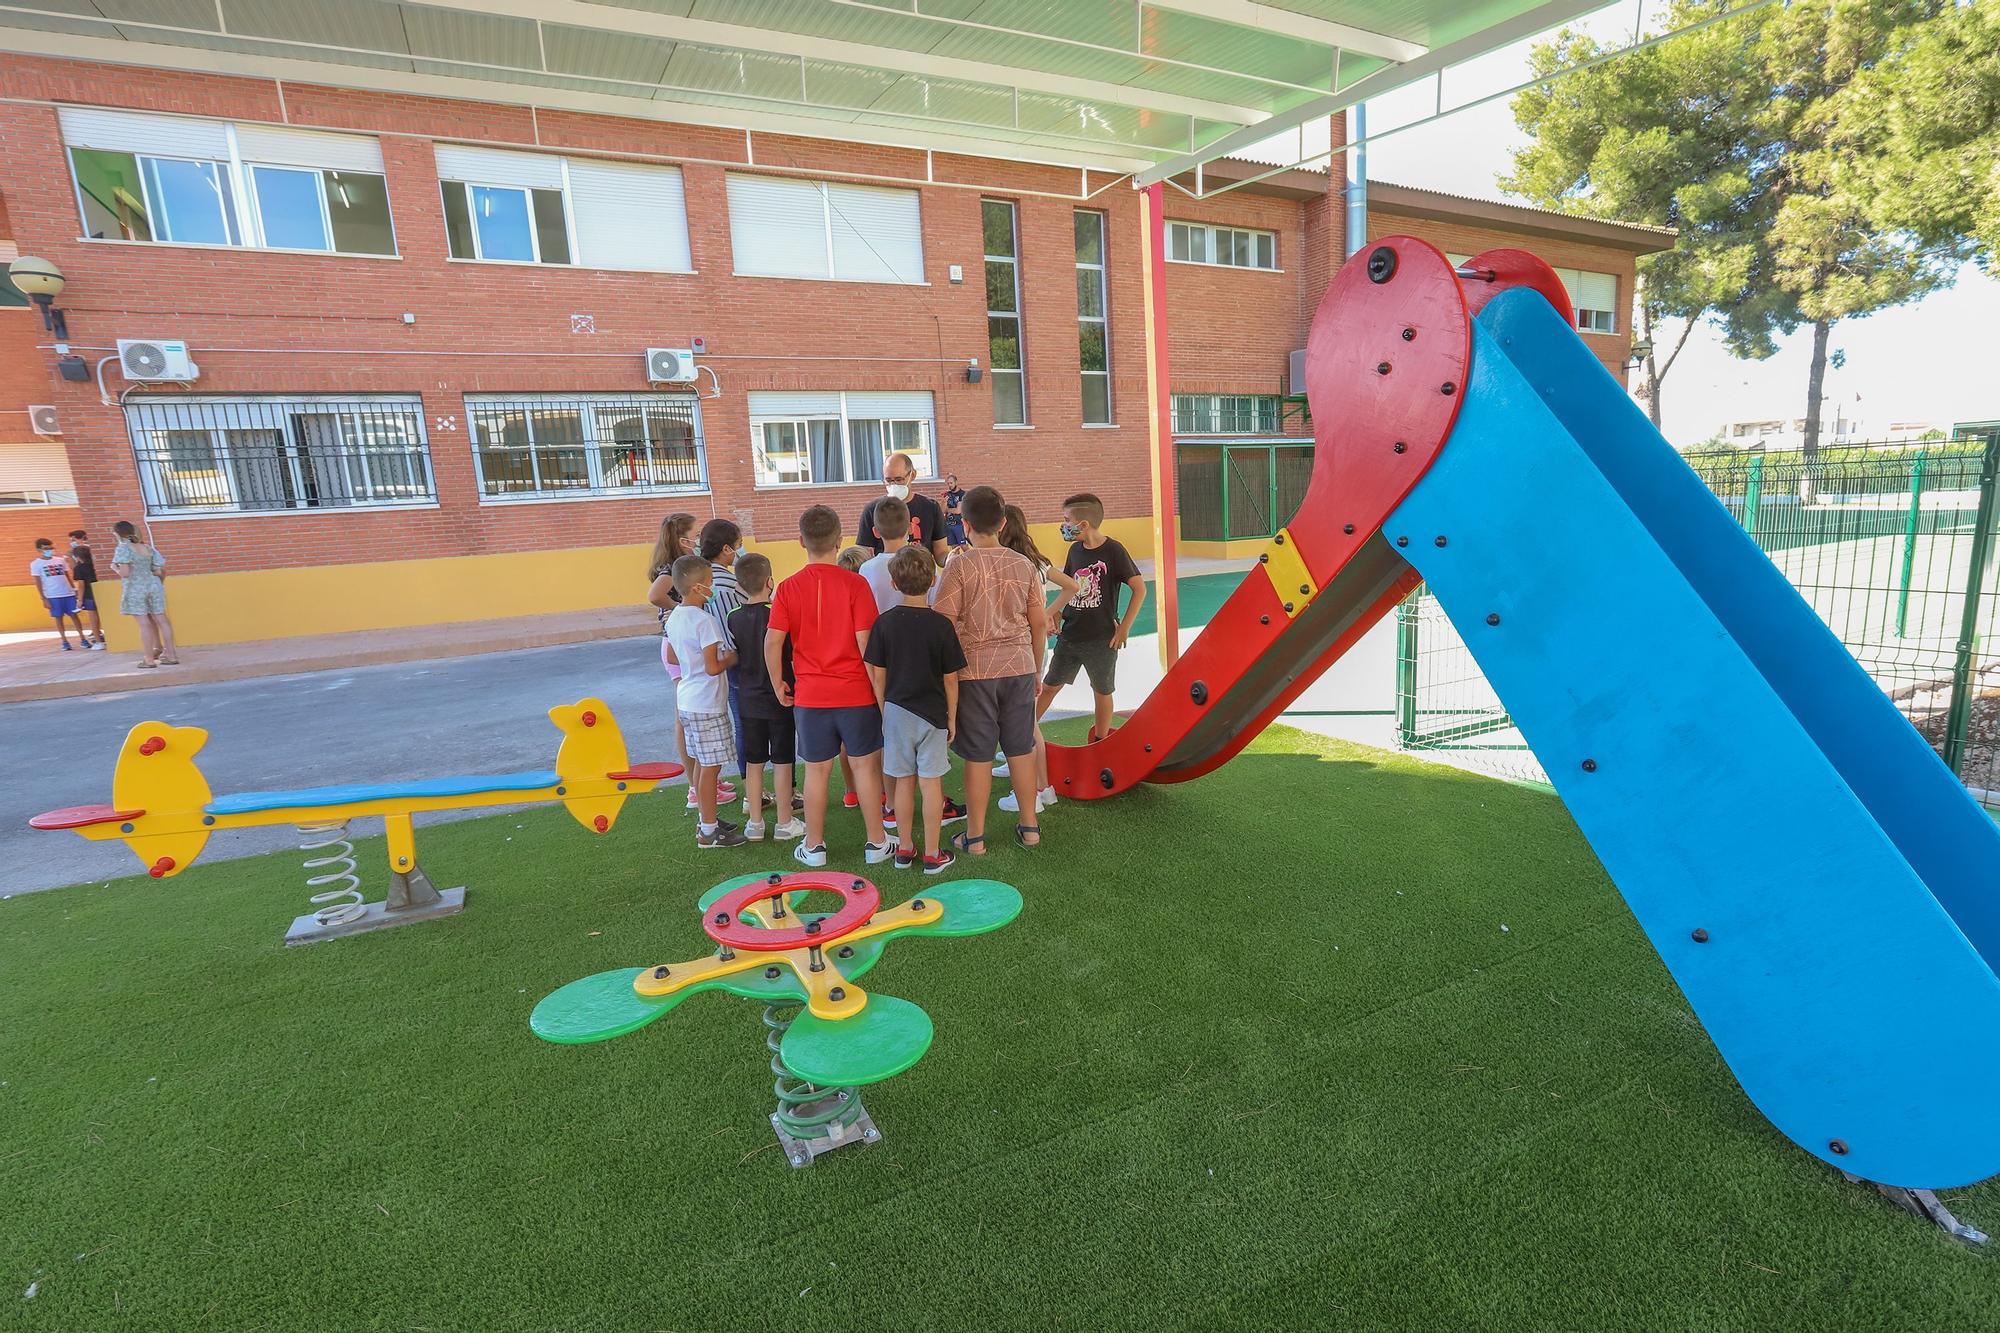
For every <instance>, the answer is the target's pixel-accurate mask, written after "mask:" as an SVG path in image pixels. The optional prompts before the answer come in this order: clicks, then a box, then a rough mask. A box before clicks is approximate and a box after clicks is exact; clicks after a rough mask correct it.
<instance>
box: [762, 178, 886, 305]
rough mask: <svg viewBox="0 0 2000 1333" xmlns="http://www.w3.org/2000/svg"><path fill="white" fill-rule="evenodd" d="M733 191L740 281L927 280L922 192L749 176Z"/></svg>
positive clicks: (834, 182)
mask: <svg viewBox="0 0 2000 1333" xmlns="http://www.w3.org/2000/svg"><path fill="white" fill-rule="evenodd" d="M728 189H729V237H730V243H731V245H732V247H733V248H734V250H735V252H736V272H737V273H738V274H744V275H750V276H754V277H764V278H832V279H836V280H838V281H842V282H886V283H900V284H904V285H916V284H920V283H922V282H923V280H924V233H923V210H922V207H921V204H920V202H919V200H918V196H917V192H916V191H915V190H901V189H894V188H890V187H885V186H876V185H849V184H846V183H843V182H838V181H808V180H799V179H797V178H795V177H784V176H754V175H750V174H748V173H744V172H731V173H730V174H729V177H728Z"/></svg>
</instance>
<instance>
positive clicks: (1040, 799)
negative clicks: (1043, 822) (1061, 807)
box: [1035, 787, 1056, 810]
mask: <svg viewBox="0 0 2000 1333" xmlns="http://www.w3.org/2000/svg"><path fill="white" fill-rule="evenodd" d="M1055 803H1056V789H1055V788H1054V787H1044V788H1042V789H1041V791H1040V792H1039V793H1037V794H1036V796H1035V809H1037V810H1046V809H1048V808H1049V807H1050V806H1052V805H1054V804H1055Z"/></svg>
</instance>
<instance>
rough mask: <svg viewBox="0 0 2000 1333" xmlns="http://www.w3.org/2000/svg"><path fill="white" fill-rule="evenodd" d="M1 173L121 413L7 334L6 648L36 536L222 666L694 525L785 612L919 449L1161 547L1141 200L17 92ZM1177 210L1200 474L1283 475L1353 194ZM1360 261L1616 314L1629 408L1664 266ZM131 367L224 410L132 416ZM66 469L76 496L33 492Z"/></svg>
mask: <svg viewBox="0 0 2000 1333" xmlns="http://www.w3.org/2000/svg"><path fill="white" fill-rule="evenodd" d="M0 161H5V162H6V163H7V164H8V169H7V173H6V176H5V180H4V184H0V207H4V213H0V242H5V243H9V244H10V245H11V247H13V248H14V249H16V250H17V251H18V252H19V253H25V254H33V255H39V256H41V257H43V258H46V259H49V260H52V261H54V262H55V263H56V264H57V265H59V266H60V268H61V269H62V271H63V273H64V275H65V276H66V278H67V282H68V286H67V289H66V290H65V291H64V293H63V294H62V296H61V298H60V300H59V302H58V304H59V305H60V306H61V307H62V308H63V310H64V311H65V312H66V313H67V316H68V322H69V330H70V346H71V353H72V355H74V356H77V357H81V358H83V361H84V363H85V365H87V366H88V367H89V369H90V371H91V372H92V373H91V375H90V376H89V377H87V378H86V379H85V380H83V381H81V382H77V381H73V380H65V379H63V378H62V377H61V376H60V375H59V373H58V364H57V352H56V351H55V350H54V349H53V348H52V347H51V346H50V345H49V344H50V343H51V339H50V337H49V335H48V334H47V333H45V332H44V330H43V328H42V325H41V320H40V317H39V316H38V315H37V314H36V313H35V312H34V311H32V310H30V309H28V308H26V307H24V306H22V305H20V304H19V302H18V300H16V301H14V302H13V303H11V304H9V305H4V306H0V422H5V423H8V424H6V425H5V426H4V427H0V469H5V468H9V467H12V468H14V469H16V473H17V475H16V476H15V477H14V478H13V479H12V480H10V477H9V475H8V474H7V473H6V472H5V471H4V470H0V501H11V503H6V504H4V505H0V555H4V554H6V553H7V552H9V551H12V552H14V554H15V555H16V556H18V558H17V559H12V560H11V563H5V562H0V627H4V628H20V627H26V626H27V625H29V624H32V623H33V622H34V620H35V617H36V614H37V613H38V611H39V607H38V605H37V604H36V602H35V601H34V595H33V593H32V591H31V590H30V589H29V588H28V587H27V585H26V583H25V579H26V565H27V561H28V559H29V556H30V555H31V554H32V551H31V549H30V542H31V540H32V538H33V537H34V536H37V535H49V536H52V537H59V536H60V534H61V533H63V532H65V531H67V530H68V529H69V528H72V527H76V526H79V525H80V524H81V525H83V526H87V527H89V528H90V529H91V530H92V531H93V532H94V533H103V534H106V535H108V529H109V527H110V524H111V522H112V521H114V520H116V519H119V518H130V519H133V520H135V521H137V520H141V519H144V520H146V521H147V522H148V523H149V525H150V526H151V528H152V531H153V534H154V537H155V540H156V542H157V544H158V545H159V546H160V548H161V549H162V550H163V551H165V552H166V553H167V554H168V556H169V557H170V560H171V568H172V571H173V574H174V576H175V577H174V581H173V609H174V613H175V619H176V624H177V626H178V628H179V629H180V632H181V634H182V637H183V638H184V639H185V640H186V641H189V642H202V641H219V640H229V639H242V638H262V637H270V636H276V635H288V634H299V633H310V632H326V631H333V630H345V629H361V628H370V627H380V626H389V625H401V624H417V623H426V622H431V621H438V620H451V619H473V618H486V617H493V616H502V615H508V614H527V613H531V612H542V611H553V610H564V609H577V608H584V607H595V606H607V605H616V604H620V603H624V602H629V601H632V600H634V599H636V597H637V596H638V592H639V586H640V583H641V576H642V574H643V569H642V564H643V561H644V557H645V551H646V548H647V546H648V544H649V543H650V541H651V539H652V536H653V534H654V532H655V531H656V530H657V528H658V526H659V523H660V520H661V518H662V517H663V516H664V515H665V514H667V513H669V512H672V511H675V510H686V511H688V512H691V513H694V514H697V515H698V516H700V517H702V518H707V517H709V516H710V515H723V516H727V517H729V518H732V519H735V520H736V521H737V522H739V523H740V524H741V525H742V526H743V528H744V530H745V532H746V533H747V534H749V536H750V538H751V540H752V542H753V544H755V545H759V546H763V547H768V548H770V549H771V553H772V554H773V555H774V557H777V558H779V559H780V561H781V562H783V563H781V568H782V567H783V566H784V564H789V563H790V562H791V559H792V558H793V556H794V555H795V553H796V547H795V546H793V545H792V539H793V536H794V533H795V527H794V524H795V521H796V519H797V516H798V513H799V511H800V510H801V509H802V508H803V507H804V506H806V505H807V504H810V503H815V502H825V503H829V504H832V505H834V506H835V507H836V508H837V509H838V510H839V511H840V512H841V513H842V514H843V516H845V517H847V518H848V521H849V523H850V524H852V522H853V519H854V516H856V515H858V513H859V511H860V509H861V506H862V504H863V503H864V502H865V500H866V499H868V498H869V497H870V496H872V495H874V494H876V493H878V491H879V489H880V485H879V481H878V480H877V478H879V475H880V466H881V461H882V458H883V456H884V454H885V453H886V452H887V451H889V450H891V449H894V448H898V447H903V448H909V449H911V450H912V451H913V452H914V453H915V454H916V455H917V456H918V457H919V458H920V459H921V460H923V470H924V471H925V472H926V473H927V474H929V475H932V476H942V475H943V474H945V473H953V474H956V475H957V476H958V477H960V478H961V480H962V481H964V482H965V483H966V484H971V483H972V482H974V481H989V482H992V483H994V484H996V485H998V486H999V487H1000V488H1001V489H1002V490H1003V491H1004V492H1005V493H1006V494H1007V495H1008V497H1009V498H1010V499H1013V500H1016V501H1018V502H1019V503H1021V504H1022V505H1023V506H1024V507H1025V508H1026V509H1027V510H1028V512H1029V513H1030V514H1031V515H1032V516H1033V517H1034V518H1035V519H1037V520H1038V521H1043V520H1046V521H1051V522H1052V521H1053V520H1054V519H1055V517H1056V514H1055V511H1054V506H1055V504H1056V502H1057V501H1058V500H1059V499H1060V498H1061V497H1062V496H1063V495H1064V494H1066V493H1067V492H1069V491H1072V490H1075V489H1080V488H1086V487H1087V488H1089V489H1092V490H1095V491H1096V492H1098V493H1099V494H1100V495H1102V496H1103V497H1104V499H1105V501H1106V505H1107V508H1108V509H1109V511H1110V513H1111V514H1112V516H1113V518H1114V522H1113V528H1114V530H1115V531H1119V532H1120V534H1121V535H1122V536H1125V537H1126V538H1127V539H1128V541H1129V543H1130V544H1132V545H1133V546H1134V547H1135V548H1136V549H1140V550H1142V551H1143V550H1144V549H1145V548H1146V547H1147V546H1148V545H1149V537H1148V535H1147V529H1146V520H1147V518H1148V515H1149V510H1150V498H1149V487H1148V480H1147V476H1148V474H1147V457H1148V451H1147V409H1148V403H1147V396H1146V358H1145V347H1146V329H1145V328H1144V326H1143V322H1142V315H1141V306H1142V299H1141V298H1142V294H1141V287H1140V279H1141V257H1140V210H1139V206H1138V196H1137V195H1136V193H1135V192H1134V191H1133V189H1132V188H1131V186H1130V183H1129V180H1128V179H1126V178H1125V177H1123V176H1120V175H1116V174H1112V173H1107V172H1103V171H1099V170H1092V169H1088V168H1081V167H1062V166H1055V165H1048V164H1046V163H1030V162H1022V161H1013V160H1008V159H1005V158H1000V157H972V156H964V155H958V154H951V153H946V152H942V151H934V150H926V149H921V148H897V147H890V146H883V145H879V144H857V143H848V142H842V141H839V140H835V139H806V138H799V137H794V136H790V135H784V134H777V133H767V132H763V131H759V130H747V129H730V128H724V127H718V126H710V125H685V124H674V123H665V122H661V121H655V120H637V119H622V118H617V117H612V116H608V115H596V114H588V113H583V112H579V111H574V110H558V109H551V108H547V107H534V106H527V105H502V104H498V103H492V102H478V101H460V100H446V99H441V98H429V97H419V96H412V95H406V94H398V93H386V92H372V91H361V90H355V89H347V88H340V87H333V86H324V85H316V84H307V83H299V82H295V81H292V80H289V79H287V80H283V81H280V80H276V79H271V78H258V77H233V76H227V75H217V74H193V73H180V72H172V71H162V70H151V69H140V68H134V67H126V66H113V65H104V64H94V63H90V62H83V61H71V60H63V59H55V58H47V57H38V56H12V55H0ZM1254 170H1262V168H1256V167H1253V166H1252V165H1250V164H1247V163H1231V162H1228V161H1223V162H1218V163H1214V164H1211V165H1210V167H1209V168H1208V169H1207V179H1208V182H1209V185H1210V188H1211V189H1212V188H1213V186H1214V184H1215V182H1216V181H1217V180H1219V179H1225V178H1228V176H1229V173H1230V172H1231V171H1235V172H1239V173H1242V174H1249V173H1250V172H1252V171H1254ZM1167 201H1168V202H1167V210H1166V211H1167V217H1168V221H1169V226H1168V234H1169V247H1168V260H1169V264H1168V273H1167V283H1166V290H1167V302H1168V323H1169V345H1170V355H1171V389H1172V392H1173V394H1174V395H1175V417H1176V421H1175V427H1176V432H1177V433H1179V434H1196V435H1200V434H1212V433H1245V434H1255V433H1269V432H1271V431H1273V430H1275V429H1276V428H1277V425H1278V422H1277V416H1278V411H1279V409H1278V400H1279V399H1280V397H1281V396H1282V395H1284V394H1285V393H1286V392H1287V389H1288V385H1287V384H1286V375H1287V359H1288V355H1289V354H1290V353H1291V352H1292V351H1293V350H1295V349H1298V348H1301V347H1303V346H1304V345H1305V334H1306V329H1307V325H1308V323H1309V321H1310V318H1311V314H1312V310H1313V307H1314V305H1315V303H1316V301H1317V299H1318V297H1319V294H1320V293H1321V292H1322V291H1323V290H1324V288H1325V284H1326V282H1327V280H1328V279H1329V278H1330V276H1331V274H1332V272H1333V271H1334V269H1335V268H1336V267H1337V265H1338V263H1339V256H1340V252H1341V238H1342V236H1343V234H1344V228H1345V208H1344V205H1343V203H1342V200H1341V196H1340V193H1339V181H1338V178H1337V176H1336V177H1335V178H1333V180H1332V181H1331V188H1330V182H1329V178H1328V177H1327V176H1326V175H1324V174H1321V173H1313V172H1305V171H1296V170H1295V171H1289V172H1285V173H1281V174H1280V175H1277V176H1274V177H1272V178H1270V179H1269V180H1266V181H1263V182H1259V183H1257V184H1253V185H1247V186H1245V187H1243V188H1241V189H1238V190H1235V191H1232V192H1230V193H1227V194H1223V195H1219V196H1215V197H1210V198H1205V199H1199V200H1197V199H1194V198H1192V197H1189V196H1188V195H1186V194H1185V192H1177V191H1175V190H1174V189H1172V188H1171V186H1170V187H1169V189H1168V191H1167ZM1369 227H1370V232H1371V234H1385V233H1389V232H1396V231H1405V232H1411V233H1414V234H1416V235H1419V236H1422V237H1425V238H1426V239H1430V240H1432V241H1433V242H1434V243H1435V244H1438V245H1439V246H1440V247H1441V248H1443V249H1446V250H1447V251H1449V252H1451V253H1454V254H1460V253H1471V252H1473V251H1476V250H1478V249H1481V248H1485V247H1486V246H1489V245H1494V244H1513V245H1521V246H1524V247H1526V248H1528V249H1531V250H1535V251H1536V252H1537V253H1540V254H1542V255H1543V256H1544V257H1545V258H1547V259H1548V260H1549V261H1550V262H1551V263H1554V264H1556V265H1558V266H1561V267H1565V268H1568V269H1572V270H1576V271H1577V272H1578V273H1579V274H1581V275H1587V276H1586V279H1585V281H1584V282H1583V283H1582V284H1580V285H1579V284H1576V283H1573V284H1572V285H1573V286H1578V287H1579V292H1578V293H1573V294H1579V300H1580V301H1581V300H1582V299H1583V297H1582V295H1581V294H1580V293H1582V292H1583V289H1584V288H1588V289H1589V293H1590V300H1591V301H1592V303H1593V304H1592V306H1591V307H1589V308H1586V309H1585V310H1584V311H1583V313H1582V315H1581V316H1580V317H1581V318H1582V319H1583V320H1584V321H1585V323H1586V326H1587V327H1590V328H1592V329H1595V330H1598V331H1594V332H1592V333H1591V334H1590V336H1591V338H1592V341H1593V343H1594V344H1595V345H1596V346H1597V347H1598V349H1599V352H1600V355H1601V356H1602V358H1603V359H1604V361H1605V363H1606V364H1607V365H1608V366H1611V367H1612V368H1613V369H1614V370H1615V371H1619V372H1620V373H1622V367H1623V364H1624V361H1625V359H1626V356H1627V351H1628V348H1629V336H1628V332H1627V328H1626V324H1627V319H1626V311H1627V309H1628V307H1629V305H1630V293H1631V282H1632V272H1633V261H1634V258H1635V257H1636V256H1637V255H1638V254H1641V253H1646V252H1648V251H1651V250H1656V249H1661V248H1664V247H1665V246H1666V245H1667V244H1669V243H1670V241H1671V238H1670V237H1669V236H1666V235H1664V234H1662V233H1660V232H1658V231H1656V230H1653V229H1649V228H1638V227H1625V226H1616V225H1611V224H1604V223H1594V222H1585V221H1580V220H1577V219H1571V218H1563V217H1558V216H1555V215H1551V214H1546V213H1541V212H1538V211H1536V210H1532V209H1526V208H1518V207H1513V206H1508V205H1500V204H1492V203H1485V202H1480V201H1474V200H1464V199H1456V198H1453V197H1450V196H1445V195H1439V194H1434V193H1431V192H1427V191H1420V190H1411V189H1405V188H1401V187H1396V186H1392V185H1383V184H1377V185H1375V186H1373V187H1372V198H1371V204H1370V216H1369ZM120 340H141V341H146V342H151V343H154V344H159V345H161V347H160V348H159V350H161V351H164V353H165V354H166V357H167V360H168V362H169V363H170V364H169V365H167V366H166V367H165V368H166V369H167V370H169V371H170V372H171V371H172V370H173V369H175V367H174V365H172V364H171V363H172V362H175V361H177V360H178V359H180V354H179V353H178V351H177V350H176V349H175V348H173V347H172V346H170V345H168V344H173V343H183V344H185V347H186V352H185V359H186V360H188V361H191V362H192V363H193V365H194V366H195V367H198V374H196V375H195V376H194V377H193V378H191V379H179V380H138V381H135V380H134V379H132V378H131V377H130V376H129V375H128V374H126V373H123V372H125V371H127V370H134V371H142V370H143V369H144V363H143V354H142V361H141V362H140V363H133V364H131V365H128V364H127V361H124V360H121V359H120V357H119V351H118V346H119V341H120ZM655 348H658V349H674V350H685V349H694V351H695V355H694V357H693V364H694V366H695V367H698V369H695V370H693V371H692V374H693V375H694V379H693V380H691V381H689V380H686V379H684V378H682V377H681V376H682V375H683V374H685V373H687V372H683V371H673V372H670V373H671V378H668V379H665V380H662V379H658V378H649V370H648V365H649V362H648V358H647V355H646V354H647V351H648V349H655ZM128 359H129V358H128ZM974 370H976V371H977V374H976V377H975V376H974V375H973V374H972V373H971V372H973V371H974ZM663 373H668V372H662V371H658V370H656V371H655V372H654V374H655V375H656V376H657V375H660V374H663ZM100 381H101V384H102V388H103V392H102V394H101V395H100V388H99V385H100ZM31 404H46V405H52V406H53V407H54V408H55V409H56V413H57V418H58V423H59V430H60V434H59V435H58V436H54V437H44V436H38V435H36V434H34V433H33V432H32V430H31V429H30V428H29V424H28V422H29V419H28V416H27V413H26V409H27V407H28V406H29V405H31ZM58 444H59V445H60V448H61V454H60V457H59V458H58V457H57V456H56V455H55V453H54V450H53V448H52V446H54V445H58ZM9 446H16V447H15V448H13V449H12V451H11V452H10V449H9ZM51 459H55V460H56V462H57V463H58V464H59V463H60V462H61V461H65V460H66V464H67V469H68V473H69V475H70V476H71V477H72V478H73V482H72V484H71V486H70V487H68V488H65V487H62V486H60V485H56V486H48V485H44V486H41V487H31V486H29V485H27V484H25V482H26V481H27V480H30V479H31V478H29V477H28V474H27V471H26V469H27V468H28V463H29V461H32V460H39V461H38V462H37V463H36V466H38V467H42V468H43V470H42V471H40V472H37V473H35V476H36V477H39V478H41V479H42V480H44V481H46V480H48V479H49V475H50V474H49V473H48V472H47V468H46V465H48V464H49V463H50V460H51ZM65 489H73V490H74V492H75V495H76V498H77V500H78V502H79V506H80V507H67V506H65V505H63V504H62V503H61V501H63V500H64V499H65V498H66V496H65V495H64V494H63V492H64V490H65ZM924 489H928V490H932V491H935V490H937V489H939V487H938V485H937V483H935V482H932V483H928V484H926V485H925V486H924ZM37 492H39V494H38V493H37ZM50 501H54V502H55V503H49V502H50ZM107 620H108V621H110V622H112V623H110V624H109V625H108V626H107V628H108V629H110V630H111V631H112V632H113V633H114V634H116V635H126V634H129V631H128V630H127V629H126V626H125V624H124V622H123V621H122V618H120V617H117V616H115V615H113V616H108V617H107Z"/></svg>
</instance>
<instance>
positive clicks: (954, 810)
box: [938, 796, 965, 826]
mask: <svg viewBox="0 0 2000 1333" xmlns="http://www.w3.org/2000/svg"><path fill="white" fill-rule="evenodd" d="M963 818H965V807H964V806H962V805H960V804H959V803H958V802H957V801H954V800H952V799H951V797H949V796H947V797H945V798H944V818H943V819H941V820H939V821H938V823H939V825H940V826H943V825H945V824H956V823H957V822H958V821H959V820H961V819H963Z"/></svg>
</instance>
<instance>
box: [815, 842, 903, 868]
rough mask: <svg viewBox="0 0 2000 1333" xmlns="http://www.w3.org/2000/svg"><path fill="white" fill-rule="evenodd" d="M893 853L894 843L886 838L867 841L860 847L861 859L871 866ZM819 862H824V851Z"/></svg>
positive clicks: (877, 864) (821, 863) (878, 863)
mask: <svg viewBox="0 0 2000 1333" xmlns="http://www.w3.org/2000/svg"><path fill="white" fill-rule="evenodd" d="M895 854H896V844H895V843H893V842H890V841H889V840H888V839H887V838H884V839H882V841H881V842H879V843H874V842H871V843H867V844H865V845H864V846H863V847H862V849H861V859H862V860H863V861H866V862H867V863H868V864H869V865H871V866H879V865H881V864H882V863H883V862H884V861H886V860H888V859H889V858H890V857H892V856H894V855H895ZM819 864H820V865H825V864H826V854H825V853H824V852H822V853H821V854H820V858H819Z"/></svg>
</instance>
